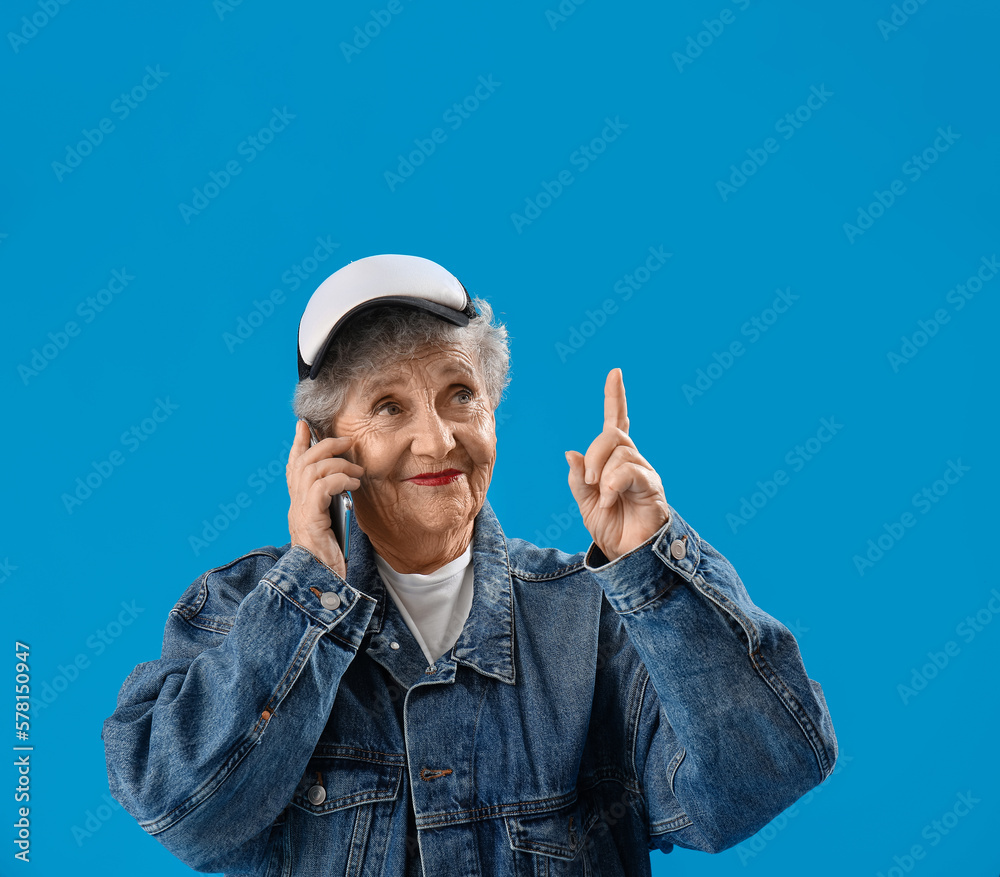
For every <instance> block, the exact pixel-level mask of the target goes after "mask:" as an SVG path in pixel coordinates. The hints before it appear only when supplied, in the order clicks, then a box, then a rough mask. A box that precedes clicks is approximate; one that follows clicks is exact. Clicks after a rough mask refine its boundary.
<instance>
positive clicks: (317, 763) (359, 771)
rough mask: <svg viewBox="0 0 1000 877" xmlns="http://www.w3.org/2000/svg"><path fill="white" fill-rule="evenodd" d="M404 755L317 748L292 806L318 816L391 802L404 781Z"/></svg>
mask: <svg viewBox="0 0 1000 877" xmlns="http://www.w3.org/2000/svg"><path fill="white" fill-rule="evenodd" d="M405 762H406V758H405V756H404V755H402V754H400V755H392V754H387V753H385V752H371V751H368V750H365V749H356V748H354V747H351V746H320V747H319V748H317V750H316V752H315V753H313V757H312V758H311V759H310V760H309V766H308V767H307V768H306V772H305V774H304V775H303V777H302V780H301V781H300V782H299V785H298V787H297V788H296V790H295V795H294V796H293V798H292V803H293V804H295V805H296V806H297V807H301V808H302V809H303V810H306V811H308V812H309V813H315V814H317V815H320V814H324V813H333V812H334V811H336V810H343V809H344V808H346V807H355V806H357V805H358V804H367V803H369V802H372V801H392V800H394V799H395V798H396V796H397V795H398V794H399V789H400V786H401V785H402V781H403V767H404V765H405Z"/></svg>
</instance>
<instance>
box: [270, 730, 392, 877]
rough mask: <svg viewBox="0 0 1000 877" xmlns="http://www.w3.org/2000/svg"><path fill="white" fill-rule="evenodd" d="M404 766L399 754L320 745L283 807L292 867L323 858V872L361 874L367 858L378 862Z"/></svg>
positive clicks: (382, 851) (320, 860)
mask: <svg viewBox="0 0 1000 877" xmlns="http://www.w3.org/2000/svg"><path fill="white" fill-rule="evenodd" d="M404 765H405V756H404V755H402V754H399V755H394V754H387V753H383V752H371V751H368V750H364V749H356V748H354V747H350V746H333V745H320V746H319V747H318V748H317V749H316V752H315V753H314V754H313V757H312V758H311V759H310V760H309V765H308V767H307V768H306V772H305V774H304V775H303V777H302V779H301V781H300V782H299V785H298V787H297V788H296V790H295V795H294V796H293V797H292V806H291V807H290V808H289V810H288V816H289V820H288V834H287V846H286V853H287V855H288V857H289V860H290V863H291V864H292V866H293V867H292V872H293V873H298V871H296V870H295V868H296V867H303V866H304V864H305V862H307V861H311V862H313V863H316V862H323V863H326V870H324V871H323V873H329V874H331V875H334V874H336V875H340V874H343V875H351V877H360V875H363V874H366V873H367V871H365V870H364V863H365V860H366V859H368V858H369V857H374V858H376V859H377V860H379V861H380V860H381V859H382V858H383V856H384V854H385V843H386V838H387V837H388V835H389V832H388V831H387V830H386V827H387V824H388V821H389V820H390V818H391V813H392V810H393V806H394V804H393V802H395V800H396V798H397V797H398V796H399V792H400V789H401V787H402V783H403V768H404ZM307 873H312V872H307Z"/></svg>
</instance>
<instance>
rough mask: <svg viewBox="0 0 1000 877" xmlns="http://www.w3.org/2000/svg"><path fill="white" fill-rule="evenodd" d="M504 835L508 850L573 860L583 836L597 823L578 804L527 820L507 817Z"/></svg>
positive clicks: (530, 816) (533, 816) (582, 843)
mask: <svg viewBox="0 0 1000 877" xmlns="http://www.w3.org/2000/svg"><path fill="white" fill-rule="evenodd" d="M505 821H506V823H507V834H508V835H509V837H510V845H511V848H512V849H515V850H521V851H522V852H526V853H542V854H543V855H546V856H555V857H556V858H559V859H575V858H576V855H577V853H579V852H580V850H581V849H582V848H583V846H584V842H585V840H586V837H587V832H589V831H590V829H591V828H592V827H593V825H594V823H595V822H596V821H597V814H596V813H595V814H591V815H588V814H587V813H586V811H585V810H584V809H583V808H582V807H581V806H580V804H579V803H575V804H572V805H570V806H569V807H562V808H560V809H558V810H550V811H548V812H547V813H541V814H531V815H528V816H508V817H507V818H506V820H505Z"/></svg>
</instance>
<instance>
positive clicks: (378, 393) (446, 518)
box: [333, 344, 497, 554]
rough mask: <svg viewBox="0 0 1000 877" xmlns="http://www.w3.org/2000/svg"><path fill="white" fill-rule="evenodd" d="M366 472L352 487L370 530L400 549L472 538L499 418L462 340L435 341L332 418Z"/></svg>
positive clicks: (373, 381)
mask: <svg viewBox="0 0 1000 877" xmlns="http://www.w3.org/2000/svg"><path fill="white" fill-rule="evenodd" d="M333 435H335V436H348V435H349V436H353V437H354V444H353V445H352V446H351V450H350V452H349V454H347V455H345V456H348V457H349V458H350V459H351V460H353V461H354V462H355V463H357V464H358V465H360V466H362V467H363V468H364V470H365V473H364V475H363V476H362V477H361V487H360V489H358V490H355V491H352V497H353V499H354V510H355V514H356V515H357V519H358V524H359V525H360V527H361V529H362V530H363V531H364V532H365V533H366V534H367V535H368V536H369V538H370V539H372V541H373V542H375V543H376V545H377V544H378V543H380V542H381V543H387V544H389V545H391V546H392V547H393V549H394V551H395V553H397V554H399V553H402V552H404V551H405V550H406V548H407V546H408V545H414V546H416V545H419V544H421V543H422V542H423V541H425V540H426V539H427V538H428V537H432V538H434V539H435V541H439V540H441V539H442V537H446V534H449V533H451V534H456V535H459V534H463V533H464V534H465V536H466V537H467V536H468V535H469V534H470V530H469V528H470V526H471V523H472V520H473V519H474V518H475V516H476V514H477V513H478V512H479V509H480V508H481V507H482V505H483V502H484V501H485V499H486V490H487V488H488V487H489V485H490V479H491V477H492V475H493V463H494V461H495V459H496V443H497V439H496V422H495V420H494V416H493V406H492V404H491V403H490V400H489V397H488V396H487V394H486V388H485V386H484V385H483V381H482V378H481V377H480V374H479V368H478V366H477V364H476V361H475V359H474V358H473V356H472V355H470V353H469V352H468V351H467V350H466V349H465V348H464V347H463V346H462V345H459V344H455V345H433V346H428V347H425V348H422V349H421V350H419V351H417V354H416V355H415V356H414V358H413V359H407V360H405V361H398V362H395V363H393V364H391V365H390V366H389V367H388V368H386V369H384V370H382V371H380V372H378V373H377V374H372V375H371V376H369V377H367V378H364V379H362V380H360V381H358V382H356V383H355V384H354V385H353V386H352V387H351V388H350V390H349V392H348V394H347V400H346V402H345V404H344V406H343V408H342V409H341V411H340V413H339V414H338V415H337V417H336V418H335V419H334V422H333Z"/></svg>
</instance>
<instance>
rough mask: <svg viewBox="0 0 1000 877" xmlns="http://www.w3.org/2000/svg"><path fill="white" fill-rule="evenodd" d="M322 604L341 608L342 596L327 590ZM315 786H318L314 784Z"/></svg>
mask: <svg viewBox="0 0 1000 877" xmlns="http://www.w3.org/2000/svg"><path fill="white" fill-rule="evenodd" d="M319 602H320V604H321V605H322V606H323V608H324V609H339V608H340V597H338V596H337V595H336V594H335V593H334V592H333V591H327V592H326V593H325V594H323V596H322V597H320V598H319ZM313 788H317V787H316V786H314V787H313Z"/></svg>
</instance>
